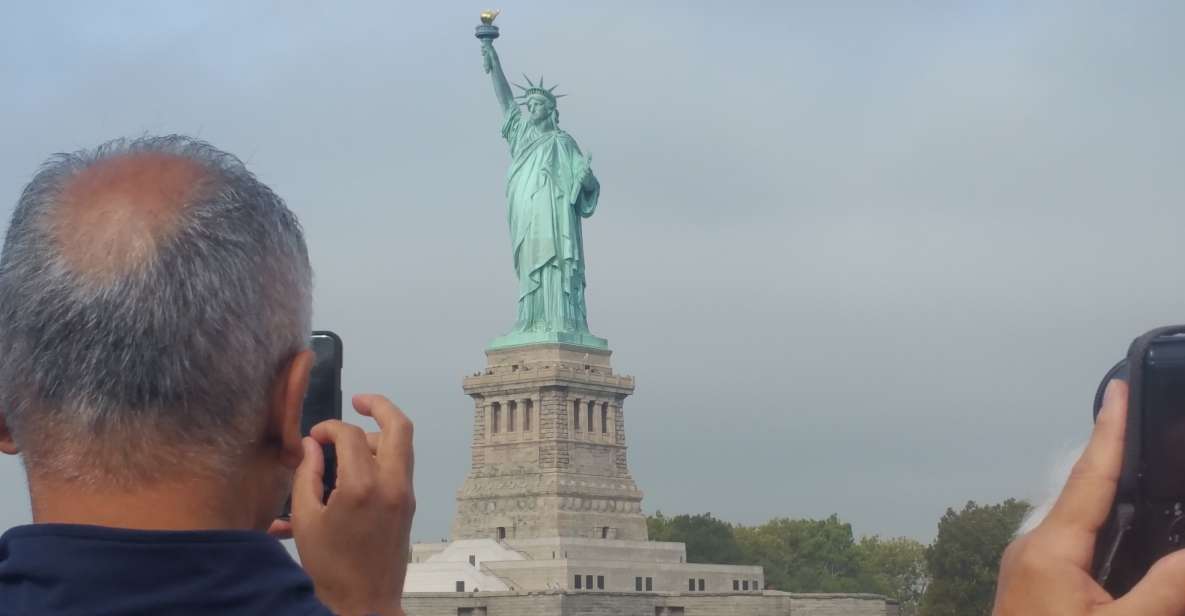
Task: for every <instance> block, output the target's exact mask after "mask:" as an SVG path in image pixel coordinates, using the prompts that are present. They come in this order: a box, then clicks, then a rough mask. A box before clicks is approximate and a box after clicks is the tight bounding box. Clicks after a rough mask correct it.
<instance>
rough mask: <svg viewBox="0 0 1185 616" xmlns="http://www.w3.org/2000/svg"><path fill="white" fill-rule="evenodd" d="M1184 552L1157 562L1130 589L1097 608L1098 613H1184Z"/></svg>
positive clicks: (1152, 615)
mask: <svg viewBox="0 0 1185 616" xmlns="http://www.w3.org/2000/svg"><path fill="white" fill-rule="evenodd" d="M1183 580H1185V551H1177V552H1173V553H1172V554H1169V555H1168V556H1165V557H1164V558H1162V559H1160V560H1158V561H1156V564H1155V565H1152V568H1151V569H1149V570H1148V573H1147V574H1145V575H1144V579H1142V580H1140V583H1138V584H1136V586H1135V588H1133V589H1131V592H1129V593H1127V594H1126V595H1124V596H1123V597H1121V598H1120V599H1119V600H1118V601H1115V602H1114V603H1112V604H1110V605H1108V606H1107V607H1106V608H1105V609H1103V610H1100V611H1099V613H1100V614H1106V615H1111V616H1119V615H1120V614H1124V615H1126V614H1139V615H1140V616H1185V583H1182V581H1183Z"/></svg>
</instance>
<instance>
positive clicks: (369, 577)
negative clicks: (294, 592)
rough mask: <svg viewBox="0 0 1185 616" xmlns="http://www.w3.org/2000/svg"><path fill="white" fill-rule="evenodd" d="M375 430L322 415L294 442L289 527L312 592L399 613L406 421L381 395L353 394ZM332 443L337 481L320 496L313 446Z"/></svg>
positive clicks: (406, 538) (408, 477)
mask: <svg viewBox="0 0 1185 616" xmlns="http://www.w3.org/2000/svg"><path fill="white" fill-rule="evenodd" d="M353 402H354V408H355V409H356V410H357V411H358V413H359V414H361V415H366V416H368V417H372V418H374V420H375V421H376V422H378V425H379V428H380V431H379V432H377V433H373V432H372V433H369V434H368V433H366V432H363V431H362V429H361V428H359V427H357V426H354V425H350V424H347V423H343V422H342V421H340V420H330V421H325V422H322V423H319V424H317V425H316V426H314V427H313V430H312V434H311V436H310V437H307V438H305V439H304V441H303V442H302V445H303V446H304V450H305V457H304V460H303V461H302V462H301V464H300V466H299V467H298V468H297V469H296V477H295V481H294V484H293V491H292V503H293V506H292V509H293V511H292V530H293V535H294V537H295V539H296V549H297V552H299V554H300V561H301V565H302V566H303V567H304V569H305V571H307V572H308V574H309V576H310V577H311V578H312V579H313V583H314V585H315V587H316V589H317V596H318V597H319V598H320V599H321V601H322V602H324V603H325V604H326V605H328V606H329V607H330V608H332V609H333V610H334V611H335V612H336V613H340V614H384V615H385V614H401V613H402V612H401V610H400V597H402V594H403V580H404V576H405V575H406V573H407V555H408V550H409V549H410V547H411V522H412V517H413V515H414V514H415V507H416V504H415V494H414V490H413V485H412V473H413V470H414V455H413V451H412V424H411V421H410V420H408V418H407V416H406V415H404V414H403V412H402V411H400V410H399V409H398V408H397V407H396V406H395V405H394V404H392V403H391V402H390V401H389V400H387V399H386V398H384V397H382V396H377V395H363V396H354V400H353ZM330 444H332V445H334V446H335V447H336V450H337V457H338V468H339V469H340V472H341V476H342V480H341V481H340V482H339V483H338V485H337V489H336V490H334V492H333V493H332V494H330V495H329V497H328V498H327V499H326V498H325V493H324V489H323V485H324V474H325V472H326V471H325V467H324V464H323V462H324V458H323V457H322V455H321V447H323V446H325V445H330Z"/></svg>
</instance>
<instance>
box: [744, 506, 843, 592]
mask: <svg viewBox="0 0 1185 616" xmlns="http://www.w3.org/2000/svg"><path fill="white" fill-rule="evenodd" d="M734 532H735V534H736V537H737V543H739V544H740V547H741V551H742V553H743V558H744V561H745V562H746V563H747V564H754V565H761V566H763V567H765V581H766V583H767V584H769V585H770V586H772V587H773V588H776V589H778V590H785V591H790V592H858V591H860V590H866V589H861V588H860V579H859V578H860V573H861V567H860V561H859V554H858V553H857V551H856V542H855V539H854V537H853V536H852V526H851V524H847V523H845V522H841V521H840V519H839V516H837V515H832V516H831V517H829V518H827V519H825V520H792V519H790V518H775V519H773V520H770V521H769V522H766V523H765V524H762V525H760V526H753V527H737V528H735V529H734Z"/></svg>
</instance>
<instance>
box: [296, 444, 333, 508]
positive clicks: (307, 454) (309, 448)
mask: <svg viewBox="0 0 1185 616" xmlns="http://www.w3.org/2000/svg"><path fill="white" fill-rule="evenodd" d="M300 446H301V448H302V449H304V458H302V459H301V461H300V466H297V467H296V473H295V474H294V475H293V478H292V514H293V516H294V517H296V518H299V517H300V515H301V513H302V512H307V513H306V515H307V514H308V513H312V512H314V511H319V510H320V509H321V508H322V507H323V506H324V505H323V504H322V498H324V496H325V483H324V476H325V455H324V454H323V453H321V446H320V445H318V444H317V441H315V440H313V439H312V438H310V437H307V436H306V437H304V438H303V439H301V440H300Z"/></svg>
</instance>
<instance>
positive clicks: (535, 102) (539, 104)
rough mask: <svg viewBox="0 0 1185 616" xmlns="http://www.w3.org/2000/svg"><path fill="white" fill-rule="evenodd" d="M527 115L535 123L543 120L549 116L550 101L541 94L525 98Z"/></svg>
mask: <svg viewBox="0 0 1185 616" xmlns="http://www.w3.org/2000/svg"><path fill="white" fill-rule="evenodd" d="M527 115H529V116H530V117H531V121H532V122H534V123H536V124H537V123H539V122H543V121H545V120H547V119H548V118H550V117H551V103H550V102H548V100H547V99H546V98H544V97H542V96H531V97H529V98H528V99H527Z"/></svg>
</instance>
